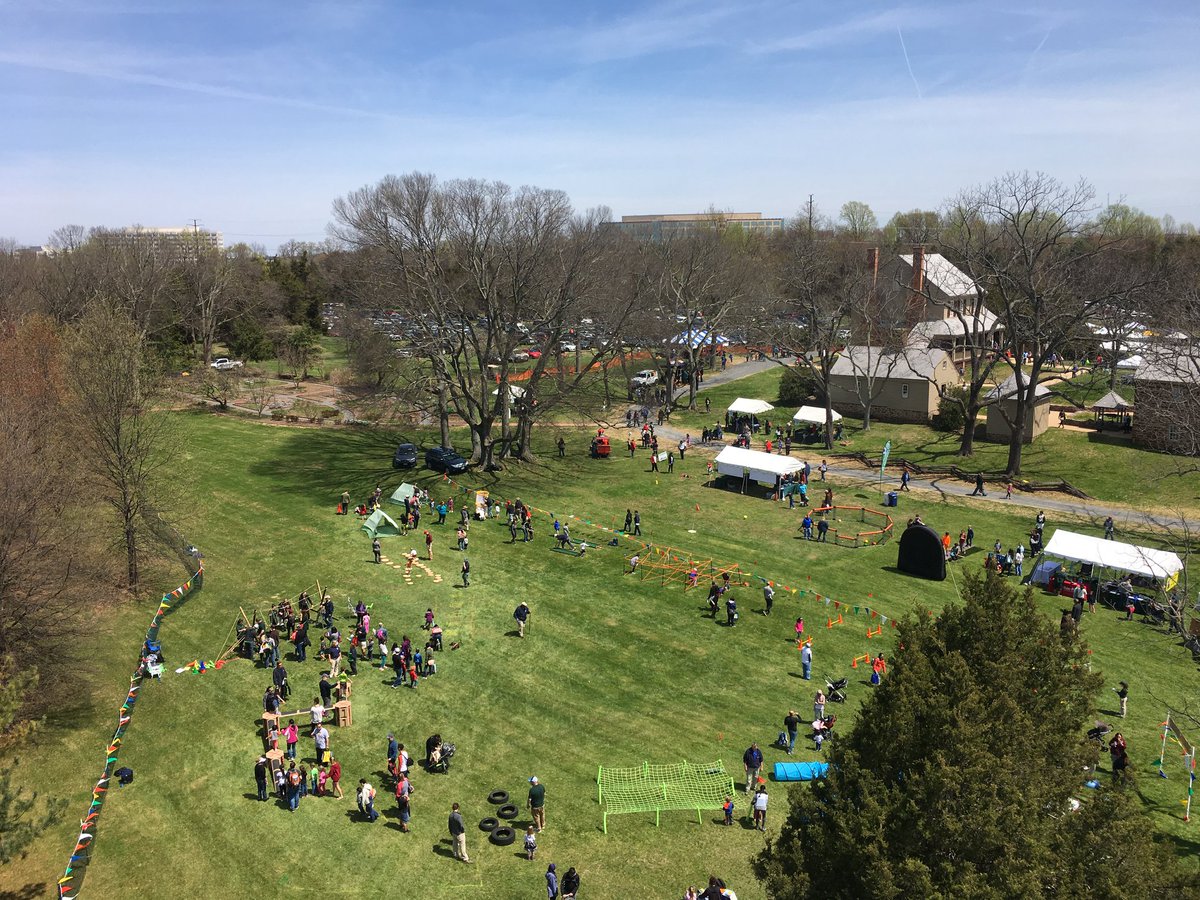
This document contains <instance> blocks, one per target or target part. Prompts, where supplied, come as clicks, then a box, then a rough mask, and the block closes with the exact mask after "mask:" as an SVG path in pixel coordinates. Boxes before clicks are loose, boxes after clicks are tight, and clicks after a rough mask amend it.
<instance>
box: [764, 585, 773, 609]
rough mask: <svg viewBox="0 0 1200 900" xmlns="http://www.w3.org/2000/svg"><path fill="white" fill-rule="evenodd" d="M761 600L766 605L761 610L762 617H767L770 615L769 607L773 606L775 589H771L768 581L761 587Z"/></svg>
mask: <svg viewBox="0 0 1200 900" xmlns="http://www.w3.org/2000/svg"><path fill="white" fill-rule="evenodd" d="M763 600H765V601H766V604H767V608H766V609H764V610H763V615H764V616H769V615H770V614H771V607H772V606H774V605H775V588H773V587H771V583H770V582H769V581H768V582H767V583H766V584H764V585H763Z"/></svg>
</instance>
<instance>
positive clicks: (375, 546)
mask: <svg viewBox="0 0 1200 900" xmlns="http://www.w3.org/2000/svg"><path fill="white" fill-rule="evenodd" d="M371 553H372V554H373V555H374V556H375V565H379V564H380V563H382V562H383V546H382V545H381V544H380V543H379V538H375V539H373V540H372V541H371Z"/></svg>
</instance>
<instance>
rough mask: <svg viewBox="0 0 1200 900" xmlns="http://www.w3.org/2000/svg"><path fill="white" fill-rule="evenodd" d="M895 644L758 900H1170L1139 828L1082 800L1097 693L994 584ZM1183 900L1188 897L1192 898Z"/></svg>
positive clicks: (1071, 648)
mask: <svg viewBox="0 0 1200 900" xmlns="http://www.w3.org/2000/svg"><path fill="white" fill-rule="evenodd" d="M963 601H964V602H963V603H962V604H961V605H959V604H953V605H950V606H948V607H946V609H945V610H944V611H943V612H942V613H941V615H939V616H936V617H934V616H933V615H931V614H929V613H928V612H925V611H921V612H919V613H918V614H917V615H916V616H913V617H909V618H908V619H907V620H906V621H904V622H903V623H902V624H901V626H900V627H899V628H898V630H897V635H898V647H899V649H898V651H897V652H896V654H895V657H894V659H893V660H892V661H891V663H890V666H889V669H890V674H889V675H888V676H886V677H885V679H884V681H883V683H882V684H881V685H880V686H879V687H877V688H875V689H874V691H873V693H872V695H871V697H870V698H869V699H868V700H867V702H866V703H865V704H864V705H863V708H862V712H861V715H860V716H859V718H858V719H857V720H856V722H855V724H854V727H853V728H852V729H851V730H850V731H849V732H848V733H847V734H846V735H845V736H844V737H842V738H841V739H839V740H837V741H834V742H833V749H832V751H831V754H830V762H831V764H832V765H831V767H830V770H829V776H828V778H827V779H826V780H825V781H821V782H816V783H815V784H814V785H813V786H812V787H811V789H809V788H806V787H800V788H798V789H796V790H794V791H793V793H792V796H791V810H790V813H789V816H788V819H787V822H786V824H785V825H784V827H783V829H782V831H781V833H780V836H779V838H778V840H777V841H775V842H773V843H769V844H768V845H767V848H766V850H764V852H763V853H762V854H761V855H760V856H759V857H758V859H757V860H756V867H757V871H758V875H759V877H760V879H762V881H763V882H764V884H765V886H766V889H767V893H768V895H769V896H770V897H771V898H772V900H798V898H807V897H821V898H837V897H846V898H862V897H871V898H877V900H888V898H898V897H922V898H926V900H931V898H932V900H937V898H951V897H953V898H956V900H957V898H977V897H978V898H982V897H987V898H1009V897H1012V898H1017V897H1022V898H1023V897H1084V896H1107V897H1122V896H1130V897H1132V896H1138V897H1155V896H1168V895H1172V896H1181V895H1182V894H1181V893H1180V892H1188V891H1195V890H1196V889H1197V884H1196V883H1195V882H1194V881H1189V880H1186V879H1185V878H1184V876H1183V875H1181V873H1180V869H1179V868H1178V865H1177V863H1176V862H1175V860H1174V857H1173V856H1172V855H1171V854H1170V852H1169V851H1168V850H1167V849H1166V848H1165V846H1164V845H1163V844H1162V843H1161V842H1160V841H1159V840H1158V839H1157V837H1156V836H1155V832H1154V828H1153V825H1152V824H1151V823H1150V822H1149V821H1148V820H1147V819H1146V818H1145V816H1144V815H1143V814H1142V813H1141V812H1140V811H1139V810H1137V809H1135V808H1134V806H1133V805H1132V804H1131V803H1130V802H1129V800H1128V798H1127V797H1126V796H1124V791H1122V790H1121V789H1120V788H1111V787H1108V786H1107V785H1105V786H1104V787H1102V788H1101V789H1100V790H1099V791H1088V792H1086V793H1087V796H1086V797H1084V798H1083V800H1084V802H1083V805H1082V807H1081V808H1080V809H1079V810H1078V811H1076V812H1072V811H1071V805H1070V803H1069V801H1070V799H1071V797H1072V795H1079V794H1080V788H1081V781H1082V780H1083V777H1082V776H1083V774H1084V771H1085V769H1086V768H1088V767H1092V766H1094V765H1095V764H1096V762H1097V758H1098V755H1099V749H1100V748H1099V746H1098V744H1097V743H1096V742H1093V741H1087V740H1086V739H1085V738H1084V737H1083V732H1084V723H1085V722H1087V721H1088V720H1089V718H1090V716H1091V714H1092V711H1093V702H1094V701H1093V698H1094V697H1095V695H1096V692H1097V690H1098V689H1099V687H1100V685H1101V680H1102V679H1101V677H1100V676H1099V675H1098V674H1095V673H1093V672H1091V671H1090V669H1089V666H1088V656H1087V651H1086V648H1085V647H1084V646H1083V645H1082V643H1081V642H1080V641H1079V640H1078V639H1077V638H1076V637H1075V636H1074V635H1067V636H1063V635H1062V634H1061V633H1060V631H1059V628H1058V626H1057V623H1053V624H1052V623H1050V622H1048V621H1047V620H1046V618H1045V617H1044V616H1043V615H1041V614H1040V613H1039V612H1038V611H1037V609H1036V608H1035V606H1034V603H1033V599H1032V596H1031V594H1030V593H1029V591H1028V590H1027V591H1025V592H1024V593H1018V592H1017V591H1016V590H1014V589H1013V588H1011V587H1009V586H1008V585H1007V584H1006V583H1005V582H1004V581H1003V580H1002V579H1000V578H999V577H997V576H995V575H994V574H992V575H989V576H987V577H986V578H980V577H974V576H969V577H968V579H967V582H966V585H965V587H964V590H963ZM1190 895H1191V894H1189V896H1190Z"/></svg>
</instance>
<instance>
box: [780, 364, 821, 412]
mask: <svg viewBox="0 0 1200 900" xmlns="http://www.w3.org/2000/svg"><path fill="white" fill-rule="evenodd" d="M816 392H817V383H816V380H815V379H814V378H813V377H812V373H811V372H809V371H808V369H806V368H804V367H803V366H788V367H786V368H785V369H784V370H783V379H782V380H781V381H780V382H779V404H780V405H781V406H803V405H804V404H805V403H806V402H808V400H809V398H810V397H812V396H813V395H814V394H815V393H816Z"/></svg>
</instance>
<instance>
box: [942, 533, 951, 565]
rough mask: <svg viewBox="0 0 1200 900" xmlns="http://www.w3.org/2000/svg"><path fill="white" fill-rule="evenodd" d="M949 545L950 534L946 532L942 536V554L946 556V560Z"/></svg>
mask: <svg viewBox="0 0 1200 900" xmlns="http://www.w3.org/2000/svg"><path fill="white" fill-rule="evenodd" d="M951 543H952V541H951V540H950V532H948V531H947V532H946V533H945V534H943V535H942V552H943V553H944V554H945V555H946V559H949V558H950V544H951Z"/></svg>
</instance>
